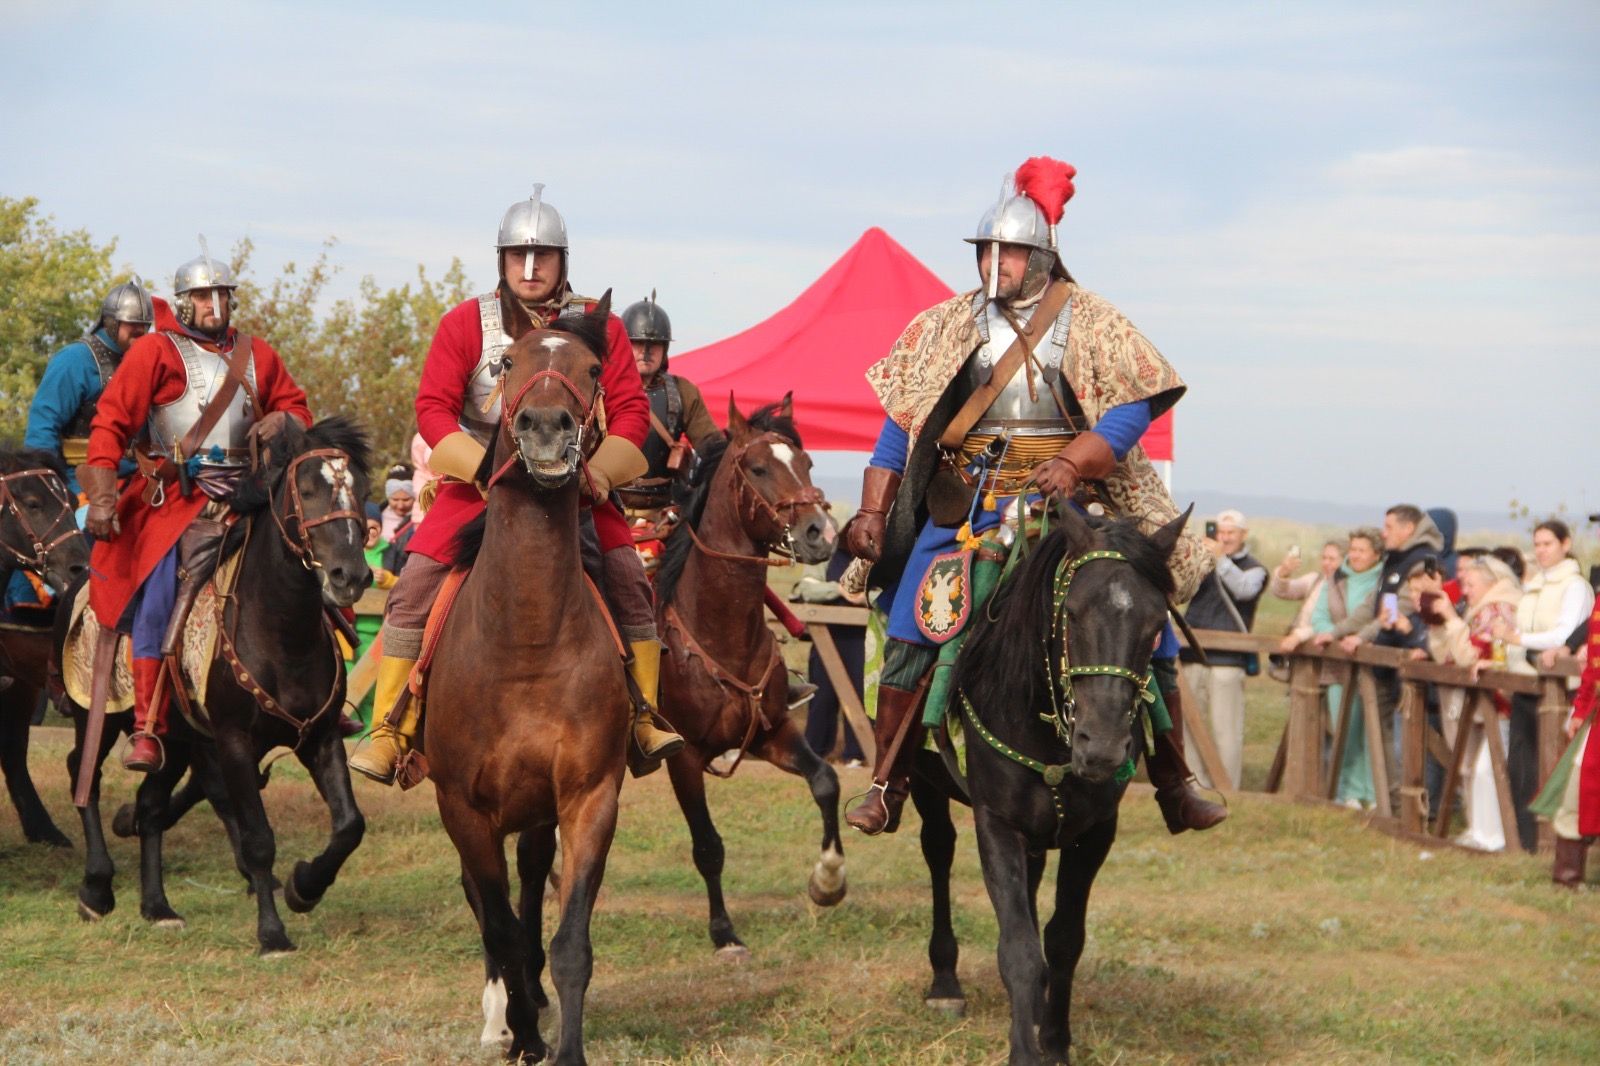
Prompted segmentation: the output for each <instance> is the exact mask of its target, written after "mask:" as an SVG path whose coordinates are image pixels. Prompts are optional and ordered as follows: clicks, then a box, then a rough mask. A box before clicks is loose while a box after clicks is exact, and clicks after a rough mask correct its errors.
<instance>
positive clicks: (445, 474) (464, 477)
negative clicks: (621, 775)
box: [350, 186, 683, 784]
mask: <svg viewBox="0 0 1600 1066" xmlns="http://www.w3.org/2000/svg"><path fill="white" fill-rule="evenodd" d="M534 188H535V192H534V195H533V197H532V198H530V199H528V200H523V201H519V202H518V203H515V204H512V205H511V207H510V209H509V210H507V211H506V214H505V218H504V219H503V220H502V221H501V223H500V234H499V239H498V241H497V242H496V254H497V256H498V258H499V267H498V270H499V275H500V283H499V285H498V286H497V287H496V288H495V291H494V292H492V293H486V294H484V295H482V296H478V297H476V298H474V299H471V300H468V301H466V302H465V303H462V304H461V305H459V306H458V307H456V308H454V309H453V310H451V311H449V312H448V313H447V314H446V315H445V316H444V318H443V319H441V320H440V322H439V329H438V331H437V332H435V333H434V335H433V344H432V346H431V347H430V348H429V349H428V357H427V361H426V362H425V363H424V364H423V367H422V381H421V383H420V384H419V385H418V387H417V404H416V410H417V430H418V432H419V433H421V434H422V438H423V440H425V441H426V442H427V443H428V444H429V445H430V446H431V447H432V448H433V452H432V454H431V455H430V456H429V459H428V465H429V467H431V468H432V469H433V471H434V472H435V473H436V474H438V475H440V477H441V481H440V483H439V484H440V488H439V492H438V495H437V497H436V498H435V499H434V502H433V504H432V505H431V506H430V507H429V508H428V513H427V516H426V517H425V518H424V519H423V521H422V524H421V525H420V526H418V527H417V532H416V534H415V535H414V536H413V537H412V538H411V542H410V544H409V550H410V555H409V556H408V557H407V560H406V563H405V568H404V569H403V570H401V571H400V578H399V580H398V581H397V582H396V583H395V586H394V587H393V588H392V589H390V590H389V602H388V605H387V607H386V608H385V610H384V619H383V630H382V640H383V659H382V661H381V662H380V663H379V665H378V679H377V684H376V687H375V691H374V705H373V706H374V708H375V713H376V714H377V715H379V716H380V717H381V716H384V715H388V714H389V712H390V710H391V709H393V708H394V707H395V705H396V704H397V703H398V702H400V696H401V693H402V691H403V690H404V688H405V685H406V683H407V679H408V678H409V676H410V673H411V670H412V667H413V665H414V664H415V662H416V660H417V658H418V656H419V655H420V654H421V651H422V633H423V629H424V627H425V626H426V624H427V620H428V612H429V610H430V608H431V607H432V606H433V602H434V600H435V599H436V598H437V595H438V592H439V589H440V586H441V585H442V583H443V582H444V579H445V575H446V574H448V573H449V571H450V567H451V563H452V561H453V555H454V552H453V542H454V540H455V538H456V533H457V532H458V531H459V530H460V529H461V527H462V526H464V525H466V523H467V522H469V521H471V520H472V519H473V518H476V517H477V516H478V515H479V514H480V513H482V511H483V507H484V490H483V488H482V486H481V485H480V484H479V483H478V475H479V467H480V466H481V465H482V463H483V457H484V453H485V451H486V450H487V448H488V445H489V443H490V441H491V440H492V439H493V435H494V433H495V432H496V430H497V426H498V423H499V419H500V405H501V402H502V400H501V396H500V391H499V389H498V388H497V386H498V384H499V377H500V372H501V369H502V358H503V356H504V354H505V350H506V349H507V348H509V347H510V346H511V345H512V344H513V343H514V342H515V341H516V340H518V339H519V338H520V337H522V336H523V335H524V334H526V333H528V332H531V331H532V330H535V329H539V328H542V327H543V326H545V325H546V324H547V323H549V322H551V321H552V320H554V319H555V318H557V317H559V316H563V315H581V314H583V313H584V312H585V311H586V310H588V309H589V308H591V307H592V306H593V303H594V301H592V300H590V299H588V298H586V297H582V296H577V295H574V293H573V291H572V286H571V285H570V284H568V281H567V227H566V223H565V222H564V221H563V220H562V218H561V215H560V214H559V213H558V212H557V211H556V209H555V208H554V207H553V206H552V205H550V204H547V203H544V202H543V201H542V197H541V195H540V191H541V190H542V189H543V186H535V187H534ZM606 336H607V339H608V341H609V345H610V348H609V350H608V351H607V352H604V353H601V354H602V358H603V360H604V362H603V365H602V368H601V371H600V383H601V385H602V386H603V387H604V389H605V414H606V437H605V439H604V440H602V441H601V443H600V446H599V448H598V449H597V450H596V451H595V453H594V456H593V457H592V458H591V459H590V460H589V473H590V484H591V485H592V486H593V489H594V494H595V495H594V499H593V500H592V501H590V502H591V503H592V506H590V507H588V508H586V511H585V514H586V515H587V516H588V517H586V518H585V520H584V530H583V542H584V563H585V567H586V568H588V569H590V570H591V572H592V571H594V570H595V569H598V570H599V572H600V576H602V577H603V579H604V580H603V581H602V582H600V584H601V587H602V589H603V590H604V593H605V598H606V605H607V606H608V607H609V608H610V610H611V614H612V617H613V619H614V620H615V621H616V623H617V629H618V630H619V631H620V632H621V634H622V637H623V639H624V640H625V641H627V642H628V644H629V646H630V647H631V649H632V652H633V659H632V662H631V664H630V666H629V669H630V671H631V672H632V674H633V677H634V680H635V681H636V682H637V684H638V686H639V691H640V692H641V693H642V694H643V696H644V700H645V701H646V702H645V703H644V704H641V705H640V706H639V707H638V708H637V709H636V713H635V718H634V728H633V737H634V742H635V743H636V744H637V746H638V748H639V754H640V755H641V756H643V758H644V759H645V760H646V761H647V762H650V763H651V764H652V765H653V764H654V763H655V761H657V760H660V759H664V758H666V757H667V756H669V755H672V754H673V753H674V752H676V751H677V750H678V749H679V748H681V747H682V746H683V738H682V737H680V736H678V735H677V734H676V733H670V732H667V731H665V730H662V729H658V728H657V727H656V726H655V724H654V722H653V721H652V718H651V706H652V705H653V704H654V703H655V699H656V689H657V683H658V680H659V678H660V670H661V645H660V643H659V642H658V641H657V639H656V628H655V611H654V606H653V603H652V598H651V592H650V583H649V580H648V579H647V578H646V577H645V573H644V567H643V565H642V564H641V563H640V561H639V556H638V554H637V553H636V552H635V551H634V550H633V537H632V534H631V533H630V531H629V529H628V524H627V521H626V520H625V519H624V518H623V517H622V512H621V511H619V510H618V509H617V507H616V505H615V504H613V503H611V502H610V496H611V490H612V489H613V488H615V487H617V486H620V485H625V484H627V483H628V482H630V481H632V480H633V479H634V478H636V477H638V476H639V475H640V474H642V473H644V472H645V470H646V468H647V465H648V464H647V463H646V461H645V458H644V453H643V452H642V451H641V447H642V446H643V444H644V442H645V438H646V437H647V436H648V435H649V433H650V402H649V400H647V399H646V398H645V394H644V388H643V386H642V385H641V384H640V381H639V370H638V368H637V367H636V366H635V365H634V360H633V347H632V345H631V344H630V343H629V341H628V334H627V331H626V330H625V329H624V328H623V325H622V320H621V319H619V318H618V317H617V316H616V315H612V316H611V320H610V322H609V324H608V326H607V330H606ZM420 718H421V708H420V707H418V706H417V701H416V700H410V701H408V703H407V705H406V707H405V708H404V709H403V710H402V711H401V712H400V713H399V714H397V715H392V716H390V717H389V718H386V719H385V720H384V721H383V722H382V723H381V724H380V725H378V726H377V728H375V729H374V730H373V732H372V737H371V741H370V743H369V744H368V745H367V746H366V747H365V748H364V749H362V750H361V751H359V752H357V753H356V754H355V755H354V756H352V757H351V759H350V768H351V769H353V770H356V771H358V772H359V773H362V774H365V775H366V776H368V777H370V778H372V779H374V780H376V781H381V782H383V783H385V784H387V783H390V782H392V781H393V780H394V777H395V769H396V767H397V766H398V764H399V760H400V757H401V756H402V755H403V754H404V753H405V752H406V750H407V749H408V748H409V747H410V745H411V741H412V739H413V738H414V736H415V735H416V729H417V724H418V722H419V721H420Z"/></svg>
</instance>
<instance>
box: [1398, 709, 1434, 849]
mask: <svg viewBox="0 0 1600 1066" xmlns="http://www.w3.org/2000/svg"><path fill="white" fill-rule="evenodd" d="M1401 685H1402V686H1403V687H1402V689H1401V695H1400V711H1399V714H1400V729H1401V733H1400V811H1399V814H1400V828H1401V829H1404V830H1405V831H1406V832H1408V833H1420V832H1422V831H1423V829H1424V827H1425V825H1426V823H1427V820H1428V787H1427V782H1426V779H1425V774H1424V769H1423V768H1424V767H1425V766H1426V765H1427V757H1426V751H1427V744H1428V738H1427V729H1428V707H1427V700H1428V696H1427V686H1426V685H1425V684H1423V683H1422V682H1420V681H1402V682H1401Z"/></svg>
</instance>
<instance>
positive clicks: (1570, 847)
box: [1550, 837, 1589, 888]
mask: <svg viewBox="0 0 1600 1066" xmlns="http://www.w3.org/2000/svg"><path fill="white" fill-rule="evenodd" d="M1588 852H1589V842H1588V841H1586V840H1568V839H1567V838H1566V837H1556V864H1555V868H1554V869H1553V870H1551V871H1550V880H1552V881H1554V882H1555V883H1556V884H1558V885H1561V886H1562V887H1563V888H1577V887H1578V886H1579V885H1581V884H1583V866H1584V859H1585V858H1586V857H1587V856H1588Z"/></svg>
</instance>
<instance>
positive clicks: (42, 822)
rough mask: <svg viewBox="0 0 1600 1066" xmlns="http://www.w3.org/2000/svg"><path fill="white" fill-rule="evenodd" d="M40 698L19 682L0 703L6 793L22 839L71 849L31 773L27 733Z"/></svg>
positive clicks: (1, 761)
mask: <svg viewBox="0 0 1600 1066" xmlns="http://www.w3.org/2000/svg"><path fill="white" fill-rule="evenodd" d="M38 697H39V690H38V689H36V688H34V687H33V686H32V685H28V684H24V683H23V682H22V680H21V679H20V678H18V679H15V680H13V681H12V683H11V688H10V689H9V690H7V691H6V693H5V696H4V698H3V700H0V773H4V774H5V778H6V791H7V792H9V793H11V804H12V806H14V807H16V809H17V820H18V821H19V822H21V823H22V836H23V839H24V840H26V841H28V843H30V844H48V845H50V846H51V847H53V848H70V847H72V841H70V840H68V839H67V837H66V834H65V833H63V832H61V830H59V829H57V828H56V823H55V822H53V821H51V819H50V812H49V811H47V810H46V809H45V806H44V801H43V800H41V799H40V798H39V790H38V789H37V788H35V787H34V785H33V775H32V774H30V773H28V731H29V729H30V728H31V727H32V724H33V705H34V703H35V701H37V699H38Z"/></svg>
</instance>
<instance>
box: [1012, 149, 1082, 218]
mask: <svg viewBox="0 0 1600 1066" xmlns="http://www.w3.org/2000/svg"><path fill="white" fill-rule="evenodd" d="M1077 176H1078V168H1077V167H1074V166H1073V165H1072V164H1071V163H1063V162H1062V161H1061V160H1059V159H1051V158H1050V157H1049V156H1047V155H1036V156H1034V157H1033V158H1032V159H1030V160H1028V161H1027V162H1026V163H1023V164H1022V165H1021V166H1020V167H1018V168H1017V176H1016V182H1017V192H1018V193H1019V194H1021V195H1023V196H1026V197H1027V198H1028V199H1030V200H1032V201H1033V202H1034V203H1036V204H1038V205H1039V210H1041V211H1043V212H1044V219H1045V221H1046V222H1048V223H1050V225H1051V226H1052V227H1054V226H1055V224H1056V223H1057V222H1060V221H1061V212H1062V211H1063V210H1065V209H1066V206H1067V201H1068V200H1070V199H1072V194H1073V192H1075V191H1076V190H1074V189H1073V187H1072V179H1073V178H1075V177H1077Z"/></svg>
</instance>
